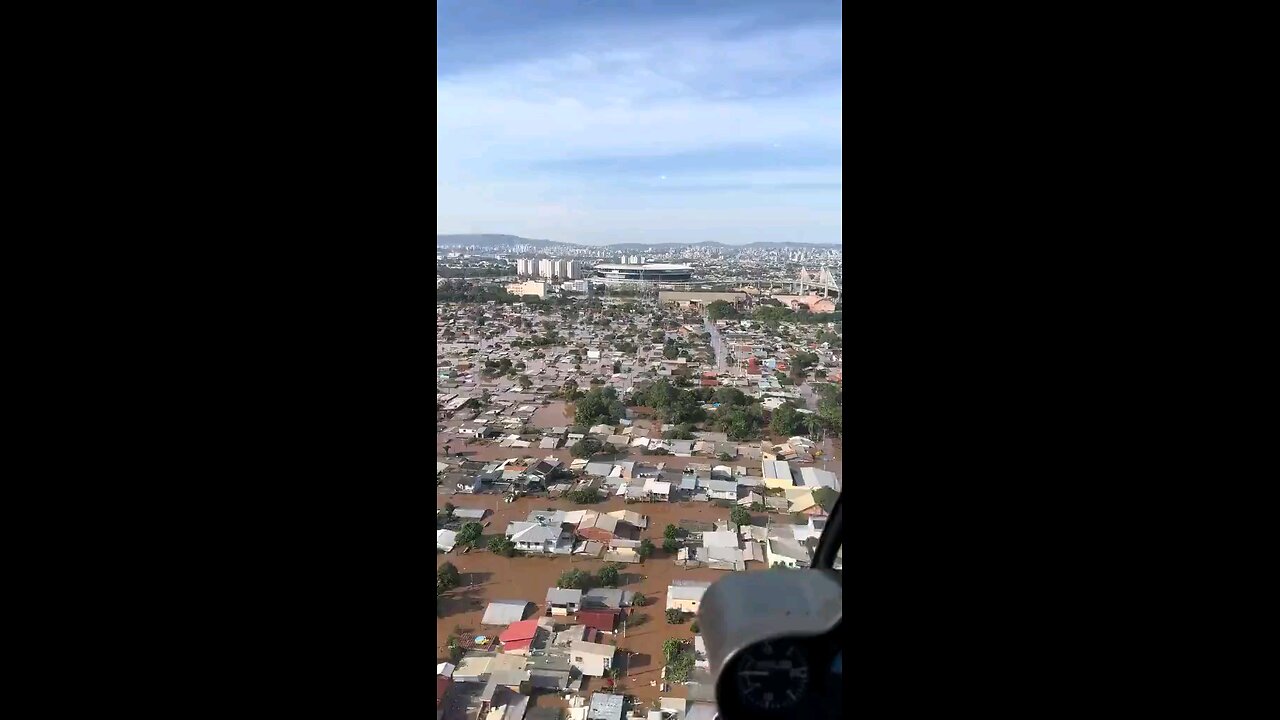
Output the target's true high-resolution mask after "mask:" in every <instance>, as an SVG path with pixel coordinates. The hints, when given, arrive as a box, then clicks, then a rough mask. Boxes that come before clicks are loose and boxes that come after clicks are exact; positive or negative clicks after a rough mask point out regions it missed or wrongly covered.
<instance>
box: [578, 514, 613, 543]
mask: <svg viewBox="0 0 1280 720" xmlns="http://www.w3.org/2000/svg"><path fill="white" fill-rule="evenodd" d="M617 531H618V518H616V517H613V516H612V515H608V514H606V513H601V512H597V511H595V510H587V511H586V512H585V513H583V516H582V521H581V522H579V523H578V527H577V529H576V530H575V531H574V533H575V534H576V535H577V536H578V537H580V538H585V539H587V540H595V541H597V542H601V543H604V544H606V545H607V544H609V543H610V542H612V541H613V539H614V538H616V537H617V536H618V534H617Z"/></svg>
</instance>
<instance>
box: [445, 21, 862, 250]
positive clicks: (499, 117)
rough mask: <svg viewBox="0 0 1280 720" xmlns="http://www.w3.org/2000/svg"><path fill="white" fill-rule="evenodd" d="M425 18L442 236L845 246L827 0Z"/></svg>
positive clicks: (836, 58)
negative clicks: (433, 69)
mask: <svg viewBox="0 0 1280 720" xmlns="http://www.w3.org/2000/svg"><path fill="white" fill-rule="evenodd" d="M513 8H514V10H513ZM782 9H785V10H786V11H787V12H781V10H782ZM437 20H438V22H439V28H440V30H439V39H438V40H437V61H438V68H439V69H438V71H437V78H436V81H437V88H436V94H437V98H436V99H437V120H438V131H437V132H438V134H437V153H438V160H437V181H436V198H437V208H438V209H437V213H438V214H437V234H483V233H493V232H501V233H509V234H512V235H519V236H522V237H529V238H549V239H552V240H555V241H559V242H566V243H575V244H582V245H600V244H618V243H647V242H652V243H697V242H701V241H708V240H714V241H716V242H721V243H724V244H726V245H737V244H747V243H751V242H801V243H820V244H834V245H839V244H840V243H841V213H842V208H841V198H840V193H841V172H842V170H841V96H840V93H841V60H840V55H841V29H840V6H839V4H838V3H831V2H821V3H800V2H798V3H794V4H789V5H787V6H786V8H781V7H780V6H778V5H777V4H776V3H770V4H768V5H762V4H760V3H752V2H734V3H728V2H726V3H700V4H698V5H697V6H694V7H684V6H683V4H669V5H668V4H661V5H659V4H655V3H637V4H635V5H634V6H632V7H629V8H627V12H625V13H624V12H623V11H622V9H620V8H618V7H616V6H615V5H607V6H603V7H602V6H600V5H599V4H594V3H558V2H552V3H546V4H538V5H537V6H536V7H535V6H526V5H522V4H519V3H516V4H511V3H495V2H491V1H489V0H483V1H476V2H468V3H455V2H452V1H451V0H450V1H444V2H440V3H438V4H437Z"/></svg>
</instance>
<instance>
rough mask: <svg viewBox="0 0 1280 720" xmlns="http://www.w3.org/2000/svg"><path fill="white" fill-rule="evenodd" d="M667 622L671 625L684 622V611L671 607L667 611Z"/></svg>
mask: <svg viewBox="0 0 1280 720" xmlns="http://www.w3.org/2000/svg"><path fill="white" fill-rule="evenodd" d="M667 622H669V623H671V624H672V625H679V624H680V623H682V622H684V611H683V610H679V609H677V608H671V609H670V610H668V611H667Z"/></svg>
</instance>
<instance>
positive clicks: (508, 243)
mask: <svg viewBox="0 0 1280 720" xmlns="http://www.w3.org/2000/svg"><path fill="white" fill-rule="evenodd" d="M515 245H531V246H533V247H539V248H551V247H604V248H608V249H610V250H619V251H625V252H638V251H642V250H672V249H675V248H682V247H721V248H726V249H730V250H736V249H763V248H838V247H841V246H840V245H838V244H834V243H802V242H753V243H747V244H745V245H729V244H727V243H722V242H717V241H715V240H703V241H702V242H698V243H634V242H626V243H610V244H605V245H582V244H579V243H570V242H558V241H555V240H532V239H530V238H522V237H519V236H517V235H436V247H438V248H449V247H467V246H475V247H512V246H515Z"/></svg>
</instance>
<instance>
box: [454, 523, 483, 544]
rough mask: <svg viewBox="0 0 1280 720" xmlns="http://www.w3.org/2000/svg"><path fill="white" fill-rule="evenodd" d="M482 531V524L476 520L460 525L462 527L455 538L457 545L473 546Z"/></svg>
mask: <svg viewBox="0 0 1280 720" xmlns="http://www.w3.org/2000/svg"><path fill="white" fill-rule="evenodd" d="M483 532H484V526H483V525H481V524H480V523H476V522H469V523H467V524H466V525H463V526H462V529H461V530H459V531H458V535H457V537H456V538H455V539H456V540H457V543H458V544H459V545H462V546H465V547H473V546H474V545H475V544H476V540H479V539H480V535H481V534H482V533H483Z"/></svg>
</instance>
